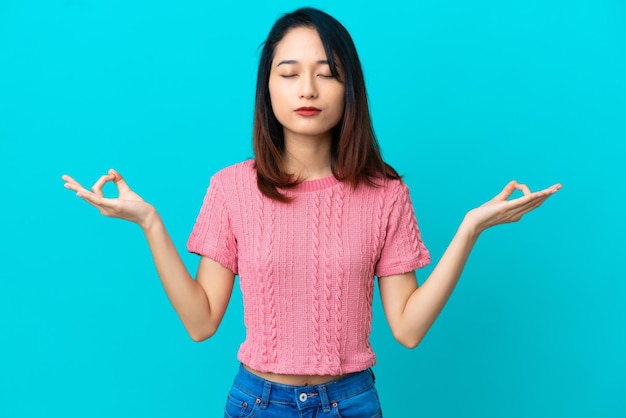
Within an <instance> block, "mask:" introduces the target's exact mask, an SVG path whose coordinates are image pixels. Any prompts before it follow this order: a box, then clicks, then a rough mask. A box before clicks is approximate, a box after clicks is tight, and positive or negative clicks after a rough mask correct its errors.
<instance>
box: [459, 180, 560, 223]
mask: <svg viewBox="0 0 626 418" xmlns="http://www.w3.org/2000/svg"><path fill="white" fill-rule="evenodd" d="M560 188H561V185H560V184H555V185H553V186H550V187H548V188H546V189H544V190H541V191H539V192H534V193H531V191H530V189H529V188H528V187H527V186H526V185H525V184H519V183H517V182H516V181H512V182H510V183H509V184H507V185H506V187H505V188H504V189H503V190H502V192H500V193H499V194H498V195H497V196H496V197H494V198H493V199H491V200H490V201H488V202H486V203H484V204H483V205H481V206H479V207H477V208H476V209H472V210H471V211H469V212H468V213H467V215H466V217H465V220H466V221H468V222H471V225H472V226H473V227H474V228H475V230H476V231H477V232H479V233H480V232H482V231H484V230H485V229H487V228H490V227H492V226H495V225H500V224H504V223H510V222H517V221H519V220H520V219H521V218H522V216H524V215H525V214H526V213H528V212H530V211H531V210H533V209H536V208H538V207H539V206H540V205H541V204H542V203H543V202H545V201H546V199H548V198H549V197H550V196H552V195H553V194H554V193H556V192H557V191H558V190H559V189H560ZM515 190H521V191H522V193H524V196H522V197H519V198H517V199H512V200H507V199H508V198H509V197H510V196H511V194H513V192H514V191H515Z"/></svg>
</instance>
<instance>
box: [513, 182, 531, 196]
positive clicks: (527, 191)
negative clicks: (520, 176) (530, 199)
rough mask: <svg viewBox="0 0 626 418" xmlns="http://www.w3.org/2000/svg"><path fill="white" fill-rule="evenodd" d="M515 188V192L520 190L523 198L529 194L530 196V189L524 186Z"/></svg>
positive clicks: (520, 185) (519, 185)
mask: <svg viewBox="0 0 626 418" xmlns="http://www.w3.org/2000/svg"><path fill="white" fill-rule="evenodd" d="M516 188H517V190H521V192H522V193H523V194H524V196H528V195H529V194H531V191H530V189H529V188H528V186H527V185H525V184H518V185H517V187H516Z"/></svg>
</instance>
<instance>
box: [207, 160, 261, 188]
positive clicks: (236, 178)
mask: <svg viewBox="0 0 626 418" xmlns="http://www.w3.org/2000/svg"><path fill="white" fill-rule="evenodd" d="M250 181H255V182H256V169H255V168H254V160H253V159H249V160H245V161H242V162H240V163H237V164H233V165H230V166H228V167H224V168H222V169H221V170H219V171H218V172H217V173H215V174H214V175H213V176H212V177H211V183H212V184H220V185H224V186H233V185H235V184H244V183H248V182H250Z"/></svg>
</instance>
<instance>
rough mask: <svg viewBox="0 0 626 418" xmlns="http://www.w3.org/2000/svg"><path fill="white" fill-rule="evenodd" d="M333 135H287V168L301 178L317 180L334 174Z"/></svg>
mask: <svg viewBox="0 0 626 418" xmlns="http://www.w3.org/2000/svg"><path fill="white" fill-rule="evenodd" d="M330 144H331V136H330V134H329V135H325V136H320V137H315V138H312V137H299V136H295V137H294V136H290V137H287V136H285V170H286V171H287V172H288V173H291V174H292V175H293V176H294V177H295V178H297V179H299V180H316V179H320V178H324V177H328V176H330V175H331V174H332V170H331V167H330Z"/></svg>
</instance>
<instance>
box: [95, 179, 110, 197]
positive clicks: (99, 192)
mask: <svg viewBox="0 0 626 418" xmlns="http://www.w3.org/2000/svg"><path fill="white" fill-rule="evenodd" d="M111 180H113V176H112V175H110V174H107V175H104V176H100V178H99V179H98V180H97V181H96V182H95V183H94V185H93V186H91V191H92V192H94V193H95V194H97V195H98V196H104V193H103V192H102V188H103V187H104V185H105V184H106V182H108V181H111Z"/></svg>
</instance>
